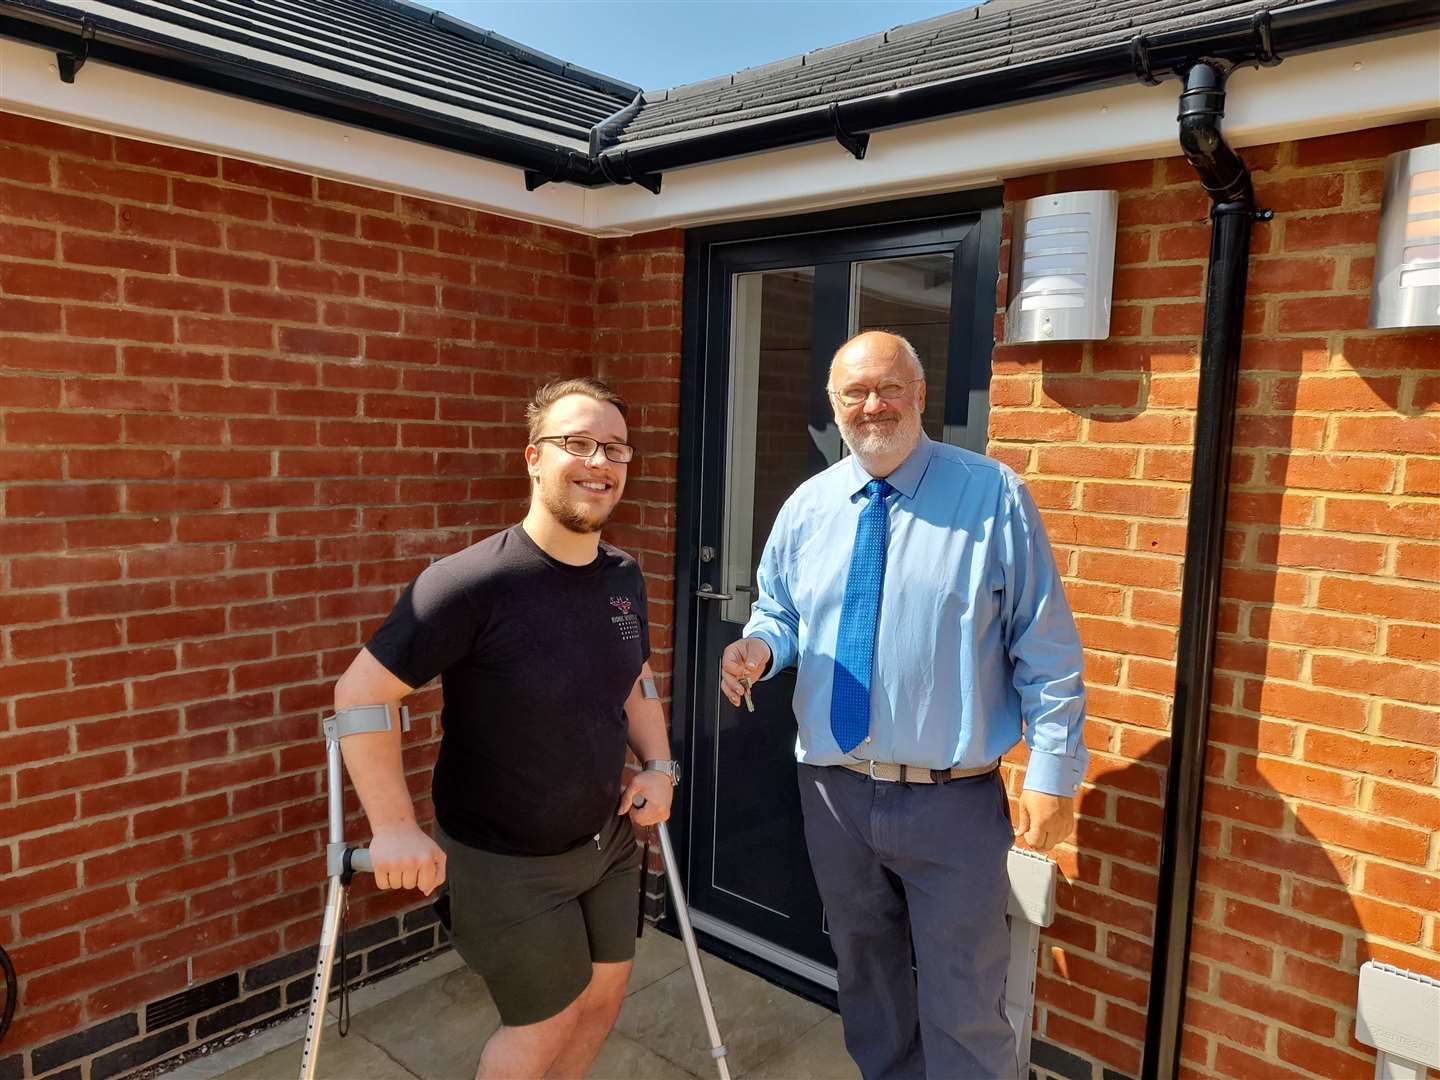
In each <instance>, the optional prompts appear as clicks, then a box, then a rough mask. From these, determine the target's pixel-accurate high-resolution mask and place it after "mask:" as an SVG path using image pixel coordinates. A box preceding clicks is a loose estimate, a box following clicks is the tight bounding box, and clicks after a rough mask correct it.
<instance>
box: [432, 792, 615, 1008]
mask: <svg viewBox="0 0 1440 1080" xmlns="http://www.w3.org/2000/svg"><path fill="white" fill-rule="evenodd" d="M435 839H436V841H437V842H438V843H439V844H440V846H441V847H442V848H443V849H444V850H445V856H446V862H445V882H446V888H447V889H448V890H449V907H450V939H451V943H452V944H453V945H454V946H455V951H456V952H458V953H459V954H460V956H461V957H462V958H463V959H464V961H465V963H466V964H467V965H469V967H470V968H471V969H472V970H473V971H475V972H476V974H478V975H480V976H481V977H482V978H483V979H484V980H485V983H486V985H487V986H488V987H489V989H490V994H491V996H492V997H494V999H495V1004H496V1006H497V1007H498V1008H499V1010H500V1021H501V1023H503V1024H505V1025H507V1026H509V1027H519V1026H521V1025H524V1024H536V1023H539V1022H540V1021H541V1020H548V1019H549V1018H550V1017H552V1016H554V1015H556V1014H557V1013H559V1012H561V1011H562V1010H564V1008H565V1007H566V1006H567V1005H569V1004H570V1003H571V1002H572V1001H574V1000H575V999H576V998H577V997H579V996H580V993H581V992H582V991H583V990H584V989H585V987H586V986H587V985H589V982H590V965H591V964H592V963H595V964H616V963H623V962H625V961H627V960H633V959H634V958H635V928H636V923H637V920H638V919H639V915H640V858H641V854H640V847H639V845H638V844H636V842H635V834H634V831H633V830H632V829H631V827H630V819H629V818H628V817H621V816H619V815H616V816H615V817H614V818H612V819H611V821H610V823H609V824H607V825H606V827H605V829H604V831H603V832H601V834H600V840H599V844H598V846H597V845H596V844H593V843H587V844H583V845H581V846H580V847H578V848H575V849H573V850H571V851H567V852H564V853H563V854H560V855H534V856H527V855H499V854H496V853H495V852H492V851H482V850H480V849H479V848H474V847H470V846H469V845H467V844H462V843H459V842H458V841H456V840H454V839H452V838H450V837H449V836H446V835H445V833H444V831H443V830H441V829H440V827H439V826H438V825H437V826H436V828H435Z"/></svg>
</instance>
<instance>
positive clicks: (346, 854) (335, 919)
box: [300, 705, 410, 1080]
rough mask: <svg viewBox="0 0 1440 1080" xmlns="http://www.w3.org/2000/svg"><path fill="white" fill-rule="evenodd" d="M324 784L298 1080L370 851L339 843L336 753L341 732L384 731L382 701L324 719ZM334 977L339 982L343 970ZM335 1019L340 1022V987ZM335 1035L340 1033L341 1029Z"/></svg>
mask: <svg viewBox="0 0 1440 1080" xmlns="http://www.w3.org/2000/svg"><path fill="white" fill-rule="evenodd" d="M323 726H324V728H325V769H326V789H327V791H328V792H329V798H330V842H329V843H328V844H326V846H325V865H326V868H327V870H328V872H329V878H330V880H329V883H328V885H327V886H326V891H325V915H324V918H323V919H322V920H321V923H320V956H319V960H318V963H317V964H316V965H315V985H314V986H313V987H312V988H311V990H310V1015H309V1019H308V1020H307V1022H306V1024H305V1049H304V1050H303V1051H301V1054H300V1080H315V1063H316V1060H317V1059H318V1057H319V1050H320V1032H321V1029H323V1028H324V1026H325V1005H326V1002H327V1001H328V999H329V997H330V979H331V976H332V974H333V972H334V969H335V946H336V944H337V943H338V942H339V941H340V934H341V925H340V924H341V919H342V916H343V915H344V912H345V905H346V903H347V902H348V899H349V893H350V882H351V880H352V879H353V878H354V876H355V872H356V871H357V870H363V871H365V872H367V873H368V872H369V871H370V870H372V869H373V867H372V866H371V863H370V852H369V850H368V849H366V848H363V847H351V846H349V845H347V844H346V843H345V777H344V765H343V763H342V761H341V758H340V740H341V739H343V738H345V736H347V735H359V734H363V733H365V732H372V731H389V730H390V710H389V708H388V707H387V706H384V705H360V706H356V707H354V708H350V709H342V710H340V712H339V713H337V714H336V715H335V716H332V717H330V718H328V719H327V720H325V721H324V724H323ZM400 727H401V730H403V731H409V730H410V710H409V708H408V707H406V706H403V705H402V706H401V707H400ZM340 978H341V980H342V982H343V980H344V978H345V973H344V972H343V971H342V972H341V974H340ZM341 999H342V1000H341V1021H342V1023H343V1022H344V1021H345V1016H344V1013H345V1002H344V991H343V986H342V993H341ZM341 1034H344V1032H343V1031H342V1032H341Z"/></svg>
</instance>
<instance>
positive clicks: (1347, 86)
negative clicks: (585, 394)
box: [0, 31, 1440, 236]
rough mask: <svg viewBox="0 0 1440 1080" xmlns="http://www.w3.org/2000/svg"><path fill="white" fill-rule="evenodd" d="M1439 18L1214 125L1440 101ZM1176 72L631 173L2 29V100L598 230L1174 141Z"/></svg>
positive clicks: (926, 185) (1338, 115) (738, 215)
mask: <svg viewBox="0 0 1440 1080" xmlns="http://www.w3.org/2000/svg"><path fill="white" fill-rule="evenodd" d="M1436 55H1440V31H1427V32H1425V33H1422V34H1410V35H1406V36H1404V37H1396V38H1389V39H1383V40H1380V41H1372V42H1363V43H1359V44H1355V45H1346V46H1342V47H1339V48H1335V49H1327V50H1324V51H1321V52H1315V53H1308V54H1305V55H1301V56H1297V57H1293V58H1291V59H1288V60H1286V61H1285V62H1284V63H1282V64H1281V65H1279V66H1278V67H1273V68H1264V69H1260V70H1255V69H1245V70H1241V71H1238V72H1236V73H1235V75H1234V76H1233V77H1232V79H1231V81H1230V93H1229V95H1228V99H1227V101H1226V117H1225V121H1224V130H1225V134H1226V138H1227V140H1228V141H1229V142H1230V143H1231V144H1232V145H1234V146H1237V147H1244V146H1254V145H1258V144H1261V143H1268V142H1277V141H1281V140H1291V139H1304V138H1311V137H1314V136H1319V135H1330V134H1335V133H1337V132H1343V131H1354V130H1358V129H1362V128H1367V127H1375V126H1378V125H1382V124H1395V123H1402V122H1405V121H1409V120H1416V119H1422V118H1426V117H1433V116H1437V115H1440V100H1437V97H1436V92H1435V57H1436ZM1178 90H1179V84H1178V83H1177V82H1176V81H1175V80H1173V79H1172V80H1168V81H1166V82H1165V83H1163V84H1162V85H1160V86H1142V85H1140V84H1138V83H1137V84H1135V85H1127V86H1120V87H1114V88H1111V89H1108V90H1097V91H1092V92H1089V93H1083V94H1072V95H1068V96H1064V97H1056V98H1051V99H1047V100H1044V101H1036V102H1030V103H1027V104H1023V105H1015V106H1010V107H1005V108H995V109H988V110H984V111H981V112H976V113H969V114H964V115H961V116H954V117H949V118H946V119H943V120H934V121H927V122H924V123H917V124H909V125H903V126H899V127H894V128H888V129H885V130H881V131H877V132H876V133H875V134H874V135H873V136H872V137H871V139H870V148H869V153H868V154H867V156H866V158H865V160H864V161H856V160H854V159H853V158H851V157H850V155H849V154H847V153H846V152H845V151H844V150H843V149H841V148H840V146H839V145H838V144H837V143H834V142H829V141H826V142H822V143H814V144H810V145H806V146H799V147H793V148H789V149H785V150H777V151H773V152H770V153H765V154H754V155H750V156H747V157H742V158H735V159H732V160H729V161H721V162H715V163H713V164H707V165H698V166H694V167H692V168H688V169H676V170H673V171H671V172H668V173H666V174H665V178H664V187H663V190H662V192H661V194H660V195H658V196H657V195H652V194H651V193H650V192H649V191H646V190H645V189H643V188H641V187H639V186H637V185H633V184H632V185H627V186H623V187H602V188H581V187H579V186H576V185H573V184H547V185H545V186H544V187H541V188H539V189H537V190H536V191H533V192H527V191H526V190H525V184H524V180H523V174H522V172H521V170H520V169H518V168H515V167H513V166H509V165H502V164H499V163H497V162H491V161H486V160H484V159H482V158H477V157H474V156H472V155H469V154H462V153H459V152H457V151H452V150H445V149H443V148H440V147H435V146H429V145H426V144H424V143H418V142H414V141H411V140H408V139H403V138H399V137H398V136H393V135H386V134H382V133H379V132H374V131H367V130H365V129H363V128H357V127H352V126H350V125H347V124H341V123H337V122H335V121H331V120H325V119H321V118H318V117H313V116H307V115H305V114H303V113H298V112H292V111H290V110H287V109H282V108H278V107H276V106H272V105H265V104H260V103H257V102H251V101H246V100H244V99H242V98H236V97H231V96H229V95H226V94H220V93H217V92H214V91H211V90H205V89H202V88H199V87H193V86H187V85H184V84H182V83H176V82H170V81H167V80H162V79H157V78H155V77H153V76H149V75H144V74H142V73H140V72H135V71H129V70H126V69H123V68H117V67H111V66H107V65H105V64H103V63H100V62H97V61H95V60H91V61H90V62H89V63H87V64H86V65H85V68H84V70H82V71H81V72H80V74H79V76H78V77H77V78H76V81H75V83H74V84H73V85H66V84H64V83H62V82H60V79H59V76H58V75H57V74H56V70H55V57H54V54H53V53H51V52H48V51H46V50H44V49H40V48H36V47H34V46H31V45H25V44H21V43H18V42H14V41H9V40H6V39H0V109H5V110H8V111H11V112H17V113H21V114H24V115H28V116H35V117H39V118H41V119H46V120H53V121H56V122H57V123H62V124H70V125H73V126H76V127H82V128H89V129H92V130H98V131H108V132H112V133H115V134H120V135H126V136H129V137H131V138H136V139H144V140H148V141H151V142H157V143H163V144H166V145H170V146H179V147H185V148H189V149H199V150H205V151H209V152H212V153H217V154H223V155H226V156H229V157H236V158H243V159H245V160H248V161H255V162H259V163H262V164H267V165H275V166H277V167H279V168H286V169H292V170H295V171H298V172H308V173H313V174H315V175H318V176H323V177H327V178H329V179H335V180H343V181H347V182H349V183H354V184H360V185H364V186H367V187H374V188H380V189H383V190H387V191H397V192H401V193H403V194H408V195H414V196H418V197H421V198H427V199H433V200H435V201H437V202H443V203H450V204H453V205H456V206H465V207H471V208H475V209H480V210H486V211H489V212H491V213H495V214H500V215H502V216H505V217H511V218H517V219H521V220H525V221H535V222H539V223H541V224H546V225H554V226H557V227H559V228H563V229H570V230H574V231H577V232H584V233H589V234H592V235H598V236H621V235H628V234H631V233H638V232H646V231H649V230H652V229H662V228H671V227H675V226H685V227H688V226H695V225H704V224H713V223H718V222H726V221H739V220H743V219H746V218H756V217H768V216H771V215H775V214H782V213H795V212H800V211H807V210H822V209H829V208H832V207H840V206H851V205H856V204H861V203H868V202H877V201H880V200H882V199H892V198H900V197H904V196H909V195H923V194H929V193H933V192H938V191H958V190H963V189H966V188H975V187H984V186H987V185H991V184H995V183H998V182H999V181H1001V180H1003V179H1004V178H1006V177H1016V176H1025V175H1027V174H1030V173H1035V172H1042V171H1046V170H1049V169H1056V168H1072V167H1077V166H1083V165H1095V164H1105V163H1109V162H1115V161H1127V160H1134V159H1140V158H1153V157H1173V156H1176V155H1177V154H1178V153H1179V144H1178V140H1177V126H1176V122H1175V113H1176V108H1177V97H1178Z"/></svg>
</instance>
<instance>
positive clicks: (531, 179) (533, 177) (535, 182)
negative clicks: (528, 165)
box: [525, 169, 550, 191]
mask: <svg viewBox="0 0 1440 1080" xmlns="http://www.w3.org/2000/svg"><path fill="white" fill-rule="evenodd" d="M548 183H550V177H548V176H546V175H545V174H544V173H542V172H541V171H540V170H539V169H526V170H525V190H526V191H534V190H535V189H536V188H538V187H544V186H545V185H546V184H548Z"/></svg>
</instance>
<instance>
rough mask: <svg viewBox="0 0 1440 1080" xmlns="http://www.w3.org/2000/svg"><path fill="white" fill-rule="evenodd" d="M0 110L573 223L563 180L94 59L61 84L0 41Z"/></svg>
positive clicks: (576, 206) (572, 192)
mask: <svg viewBox="0 0 1440 1080" xmlns="http://www.w3.org/2000/svg"><path fill="white" fill-rule="evenodd" d="M0 109H3V110H4V111H6V112H14V113H20V114H22V115H24V116H32V117H36V118H38V119H41V120H53V121H55V122H56V123H59V124H69V125H72V126H74V127H82V128H88V129H90V130H93V131H104V132H109V133H111V134H114V135H124V136H127V137H129V138H132V139H143V140H145V141H147V142H155V143H163V144H165V145H167V146H178V147H182V148H185V149H188V150H204V151H208V152H210V153H215V154H222V155H224V156H226V157H233V158H242V159H244V160H246V161H253V162H258V163H260V164H263V165H274V166H276V167H277V168H281V169H291V170H293V171H295V172H303V173H312V174H314V175H316V176H322V177H325V178H326V179H330V180H343V181H345V182H347V183H352V184H360V185H362V186H364V187H373V188H381V189H384V190H386V191H396V192H400V193H402V194H405V195H414V196H418V197H420V198H425V199H433V200H435V201H437V202H443V203H450V204H453V205H456V206H466V207H472V208H475V209H480V210H488V211H490V212H491V213H495V214H500V215H502V216H504V217H510V218H520V219H523V220H526V221H535V222H540V223H541V224H545V225H555V226H558V227H560V228H562V229H571V230H574V229H577V228H579V227H580V224H581V222H582V221H583V220H584V204H585V194H586V193H585V190H584V189H583V188H580V187H577V186H576V185H574V184H546V185H545V186H544V187H542V188H539V189H537V190H535V191H526V190H525V178H524V173H523V172H522V171H521V170H520V169H518V168H515V167H514V166H511V165H502V164H500V163H499V162H494V161H486V160H485V159H484V158H478V157H475V156H473V155H471V154H463V153H460V152H458V151H455V150H446V149H444V148H443V147H439V146H431V145H428V144H426V143H421V142H415V141H413V140H410V139H403V138H400V137H399V136H396V135H387V134H384V133H382V132H378V131H369V130H367V129H365V128H359V127H352V126H351V125H349V124H342V123H338V122H337V121H334V120H326V119H323V118H321V117H317V116H308V115H306V114H305V113H300V112H292V111H291V110H289V109H282V108H279V107H278V106H274V105H265V104H261V103H259V102H253V101H246V100H245V99H244V98H238V97H232V96H230V95H229V94H221V93H218V92H216V91H213V90H206V89H203V88H201V87H197V86H188V85H186V84H184V83H180V82H172V81H169V80H166V79H159V78H156V77H154V76H152V75H146V74H143V73H141V72H138V71H131V70H129V69H127V68H121V67H114V66H111V65H108V64H105V63H101V62H99V61H96V60H90V61H88V62H87V63H86V64H85V67H84V68H83V69H82V70H81V71H80V72H79V74H78V75H76V77H75V82H74V83H72V84H69V85H67V84H65V83H62V82H61V81H60V76H59V75H58V74H57V72H56V67H55V54H54V53H53V52H48V51H46V50H45V49H41V48H37V47H35V46H33V45H26V44H22V43H20V42H16V41H11V40H8V39H5V38H0Z"/></svg>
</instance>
